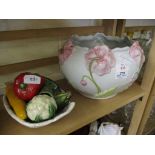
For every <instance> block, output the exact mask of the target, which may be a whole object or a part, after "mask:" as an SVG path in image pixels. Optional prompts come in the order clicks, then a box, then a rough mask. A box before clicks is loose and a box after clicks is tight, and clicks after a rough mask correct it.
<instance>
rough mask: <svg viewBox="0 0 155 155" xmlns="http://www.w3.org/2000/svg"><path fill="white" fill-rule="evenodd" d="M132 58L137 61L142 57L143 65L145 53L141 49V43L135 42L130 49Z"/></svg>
mask: <svg viewBox="0 0 155 155" xmlns="http://www.w3.org/2000/svg"><path fill="white" fill-rule="evenodd" d="M129 54H130V56H131V57H132V58H133V59H134V60H135V61H137V58H139V57H140V61H141V62H140V63H141V64H143V63H144V61H145V56H144V51H143V49H142V48H141V47H140V45H139V42H138V41H135V42H134V43H133V44H132V46H131V47H130V49H129Z"/></svg>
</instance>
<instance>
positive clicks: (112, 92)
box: [95, 87, 116, 98]
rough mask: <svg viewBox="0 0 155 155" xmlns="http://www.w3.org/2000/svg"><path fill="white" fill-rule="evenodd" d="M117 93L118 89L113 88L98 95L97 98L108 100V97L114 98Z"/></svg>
mask: <svg viewBox="0 0 155 155" xmlns="http://www.w3.org/2000/svg"><path fill="white" fill-rule="evenodd" d="M115 91H116V87H112V88H110V89H108V90H105V91H103V92H100V93H97V94H96V95H95V96H96V97H97V98H107V97H110V96H113V95H114V94H115Z"/></svg>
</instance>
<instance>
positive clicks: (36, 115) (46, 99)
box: [26, 94, 57, 122]
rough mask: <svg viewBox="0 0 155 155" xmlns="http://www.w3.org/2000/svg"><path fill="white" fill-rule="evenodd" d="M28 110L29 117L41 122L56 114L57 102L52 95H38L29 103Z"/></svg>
mask: <svg viewBox="0 0 155 155" xmlns="http://www.w3.org/2000/svg"><path fill="white" fill-rule="evenodd" d="M26 111H27V115H28V117H29V119H31V120H32V121H34V122H41V121H44V120H47V119H50V118H52V117H54V116H55V114H56V111H57V104H56V102H55V99H54V98H53V97H51V96H48V95H45V94H44V95H37V96H35V97H33V99H32V100H31V101H30V102H29V103H28V105H27V107H26Z"/></svg>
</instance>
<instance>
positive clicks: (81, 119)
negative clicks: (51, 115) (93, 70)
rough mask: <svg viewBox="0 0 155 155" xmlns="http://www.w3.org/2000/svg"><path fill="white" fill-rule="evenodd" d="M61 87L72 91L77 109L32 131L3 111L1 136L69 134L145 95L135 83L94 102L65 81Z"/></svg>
mask: <svg viewBox="0 0 155 155" xmlns="http://www.w3.org/2000/svg"><path fill="white" fill-rule="evenodd" d="M59 85H60V86H61V87H62V88H64V89H65V90H71V92H72V101H75V102H76V105H75V108H74V109H73V111H72V112H71V113H70V114H69V115H67V116H65V117H64V118H62V119H61V120H59V121H57V122H55V123H52V124H50V125H48V126H45V127H41V128H37V129H31V128H27V127H24V126H22V125H20V124H19V123H18V122H16V121H15V120H13V119H12V118H11V117H10V116H9V115H8V114H7V112H6V111H5V109H1V110H0V134H3V135H10V134H11V135H20V134H22V135H31V134H32V135H36V134H37V135H47V134H54V135H56V134H69V133H72V132H73V131H76V130H77V129H79V128H81V127H83V126H85V125H87V124H89V123H91V122H92V121H94V120H96V119H98V118H101V117H103V116H105V115H107V114H109V113H111V112H112V111H115V110H116V109H118V108H120V107H122V106H124V105H126V104H128V103H130V102H132V101H134V100H136V99H138V98H140V97H142V96H143V95H144V91H143V90H142V89H141V87H140V86H139V85H138V84H136V83H134V84H133V85H132V86H131V87H130V88H129V89H128V90H126V91H124V92H122V93H120V94H118V95H117V96H115V97H113V98H111V99H107V100H94V99H89V98H86V97H84V96H82V95H80V94H79V93H78V92H76V91H75V90H74V89H73V88H71V86H70V85H69V84H68V83H67V82H66V81H65V80H61V81H59Z"/></svg>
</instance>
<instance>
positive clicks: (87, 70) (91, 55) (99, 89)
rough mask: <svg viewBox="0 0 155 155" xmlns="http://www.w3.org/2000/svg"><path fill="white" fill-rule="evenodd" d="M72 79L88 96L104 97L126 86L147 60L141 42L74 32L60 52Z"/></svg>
mask: <svg viewBox="0 0 155 155" xmlns="http://www.w3.org/2000/svg"><path fill="white" fill-rule="evenodd" d="M59 61H60V68H61V71H62V73H63V74H64V76H65V77H66V79H67V80H68V81H69V83H70V84H71V85H72V86H73V87H74V88H75V89H77V90H78V91H79V92H80V93H81V94H83V95H84V96H87V97H89V98H94V99H104V98H110V97H113V96H115V95H116V94H117V93H119V92H121V91H123V90H125V89H127V88H128V87H129V86H131V85H132V83H133V82H134V81H135V80H136V79H137V77H138V74H139V72H140V69H141V67H142V65H143V63H144V61H145V57H144V53H143V49H142V48H141V47H140V45H139V43H138V42H133V43H131V42H130V41H129V40H128V39H127V38H123V39H121V38H118V37H111V36H105V35H104V34H102V33H97V34H95V35H94V36H76V35H75V36H72V37H71V38H70V39H69V40H68V41H67V42H66V44H65V45H64V47H63V48H62V49H61V51H60V53H59Z"/></svg>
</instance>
